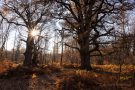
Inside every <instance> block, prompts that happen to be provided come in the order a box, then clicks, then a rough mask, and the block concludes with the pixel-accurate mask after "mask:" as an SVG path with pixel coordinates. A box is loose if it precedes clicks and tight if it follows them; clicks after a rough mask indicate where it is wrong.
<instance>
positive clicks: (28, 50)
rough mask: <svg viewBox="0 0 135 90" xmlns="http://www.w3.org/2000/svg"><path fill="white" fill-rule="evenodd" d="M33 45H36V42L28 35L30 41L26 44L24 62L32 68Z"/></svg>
mask: <svg viewBox="0 0 135 90" xmlns="http://www.w3.org/2000/svg"><path fill="white" fill-rule="evenodd" d="M33 45H34V40H33V38H32V37H30V35H28V39H27V42H26V51H25V53H24V56H25V59H24V62H23V65H24V66H32V64H33V63H32V55H33V52H32V51H33Z"/></svg>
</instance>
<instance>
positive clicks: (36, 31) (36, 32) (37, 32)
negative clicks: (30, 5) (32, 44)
mask: <svg viewBox="0 0 135 90" xmlns="http://www.w3.org/2000/svg"><path fill="white" fill-rule="evenodd" d="M38 34H39V30H36V29H33V30H32V31H31V36H33V37H35V36H37V35H38Z"/></svg>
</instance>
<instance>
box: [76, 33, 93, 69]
mask: <svg viewBox="0 0 135 90" xmlns="http://www.w3.org/2000/svg"><path fill="white" fill-rule="evenodd" d="M78 43H79V46H80V50H79V53H80V58H81V69H85V70H92V67H91V63H90V51H89V34H87V35H84V36H82V37H80V40H79V42H78Z"/></svg>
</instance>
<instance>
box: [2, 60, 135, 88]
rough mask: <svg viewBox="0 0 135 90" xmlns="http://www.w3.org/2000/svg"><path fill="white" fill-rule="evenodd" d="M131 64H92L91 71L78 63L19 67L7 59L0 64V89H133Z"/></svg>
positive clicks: (134, 86) (134, 82)
mask: <svg viewBox="0 0 135 90" xmlns="http://www.w3.org/2000/svg"><path fill="white" fill-rule="evenodd" d="M134 72H135V71H134V67H133V66H132V65H123V66H122V72H121V74H120V73H119V66H117V65H93V70H92V71H85V70H80V69H79V68H78V67H77V65H67V64H65V65H63V67H59V66H57V65H53V66H52V65H50V66H47V65H43V66H40V67H36V68H27V67H22V66H19V65H17V64H14V63H12V62H9V61H4V62H2V63H1V64H0V90H135V73H134Z"/></svg>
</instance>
